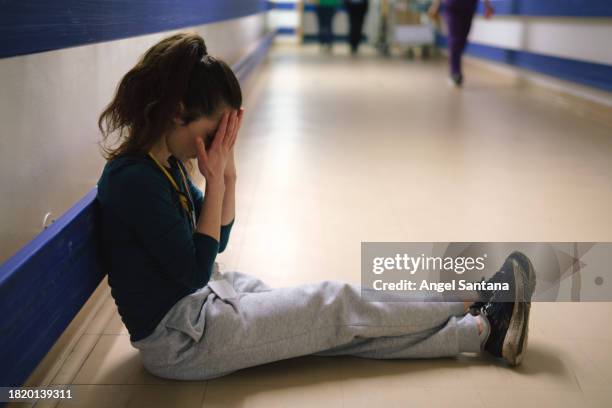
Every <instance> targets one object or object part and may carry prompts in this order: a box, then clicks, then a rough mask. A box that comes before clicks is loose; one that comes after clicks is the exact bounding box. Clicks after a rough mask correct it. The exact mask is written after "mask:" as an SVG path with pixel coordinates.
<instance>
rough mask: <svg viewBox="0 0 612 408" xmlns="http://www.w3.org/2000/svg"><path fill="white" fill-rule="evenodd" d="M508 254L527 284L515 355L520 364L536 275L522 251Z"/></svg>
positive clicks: (524, 349) (525, 341)
mask: <svg viewBox="0 0 612 408" xmlns="http://www.w3.org/2000/svg"><path fill="white" fill-rule="evenodd" d="M510 256H511V257H512V258H513V259H514V260H515V261H516V262H517V263H518V265H519V267H520V268H521V270H522V271H523V276H524V278H525V281H526V282H527V286H526V287H525V293H524V296H525V297H524V311H523V316H524V317H523V321H524V323H523V324H524V330H523V336H522V337H521V338H520V339H519V341H518V349H517V355H516V362H517V364H520V363H521V361H522V359H523V355H524V354H525V351H526V348H527V340H528V337H529V315H530V312H531V297H532V296H533V293H534V292H535V287H536V275H535V269H534V267H533V264H532V263H531V260H530V259H529V258H528V257H527V256H526V255H525V254H523V253H522V252H519V251H515V252H513V253H512V254H510Z"/></svg>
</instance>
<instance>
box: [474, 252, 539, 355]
mask: <svg viewBox="0 0 612 408" xmlns="http://www.w3.org/2000/svg"><path fill="white" fill-rule="evenodd" d="M499 273H500V276H503V277H504V278H505V279H506V282H508V283H509V287H510V290H509V291H504V292H502V291H497V292H494V293H493V295H492V296H491V299H490V300H489V302H488V303H486V304H485V306H484V307H483V308H482V309H481V314H482V315H483V316H484V317H486V318H487V321H488V322H489V326H490V330H489V335H488V337H487V340H486V341H485V343H484V345H483V349H484V350H486V351H487V352H489V353H491V354H492V355H493V356H495V357H499V358H503V359H504V360H505V361H506V362H507V363H508V364H509V365H511V366H516V365H518V364H520V363H521V361H522V359H523V355H524V353H525V350H526V348H527V339H528V334H529V330H528V329H529V314H530V310H531V295H532V294H533V291H534V289H535V272H534V270H533V266H532V265H531V262H530V261H529V258H527V257H526V256H525V255H524V254H522V253H520V252H513V253H512V254H510V256H509V257H508V258H507V259H506V262H504V265H503V266H502V269H501V270H500V272H499ZM509 297H511V298H513V301H512V299H508V298H509Z"/></svg>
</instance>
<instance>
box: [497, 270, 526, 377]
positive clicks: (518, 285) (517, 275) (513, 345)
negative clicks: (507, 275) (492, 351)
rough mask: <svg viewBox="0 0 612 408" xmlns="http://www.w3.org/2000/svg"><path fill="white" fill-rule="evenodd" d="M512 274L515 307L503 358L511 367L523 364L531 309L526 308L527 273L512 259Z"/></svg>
mask: <svg viewBox="0 0 612 408" xmlns="http://www.w3.org/2000/svg"><path fill="white" fill-rule="evenodd" d="M512 265H513V268H512V272H513V274H514V282H515V291H514V292H515V293H514V295H515V298H514V307H513V309H512V317H511V318H510V323H509V325H508V331H507V332H506V336H505V338H504V343H503V345H502V357H503V359H504V360H505V361H506V362H507V363H508V364H509V365H511V366H516V365H519V364H520V363H521V360H522V358H523V354H524V351H525V348H526V347H525V342H526V341H527V337H528V333H527V328H528V326H527V321H528V318H529V309H528V308H527V307H526V306H527V303H526V302H524V299H525V271H523V268H522V267H521V266H520V264H519V262H517V260H516V259H512Z"/></svg>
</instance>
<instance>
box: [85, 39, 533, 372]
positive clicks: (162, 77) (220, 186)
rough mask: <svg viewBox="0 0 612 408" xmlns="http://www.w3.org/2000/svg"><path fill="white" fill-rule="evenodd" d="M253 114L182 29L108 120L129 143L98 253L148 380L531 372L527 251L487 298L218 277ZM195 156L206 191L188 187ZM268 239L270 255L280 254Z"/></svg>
mask: <svg viewBox="0 0 612 408" xmlns="http://www.w3.org/2000/svg"><path fill="white" fill-rule="evenodd" d="M243 112H244V110H243V108H242V91H241V88H240V83H239V81H238V79H237V78H236V76H235V74H234V73H233V71H232V69H231V68H230V67H229V66H228V65H227V64H226V63H224V62H223V61H221V60H219V59H217V58H215V57H213V56H210V55H208V53H207V48H206V45H205V43H204V40H203V39H202V37H200V36H199V35H198V34H197V33H178V34H175V35H172V36H170V37H168V38H165V39H163V40H161V41H160V42H159V43H157V44H154V45H153V46H152V47H151V48H150V49H149V50H148V51H147V52H146V53H145V54H144V55H143V56H142V57H141V58H140V60H139V61H138V63H137V64H136V65H135V66H134V67H133V68H132V69H131V70H130V71H128V72H127V73H126V74H125V76H124V77H123V79H122V80H121V82H120V83H119V86H118V87H117V88H116V94H115V96H114V97H113V99H112V101H111V102H110V104H109V105H108V106H107V107H106V108H105V109H104V111H103V112H102V114H101V115H100V118H99V120H98V125H99V127H100V130H101V132H102V134H103V140H104V141H108V138H109V137H110V136H111V135H113V136H117V137H118V140H117V141H118V142H119V143H112V144H111V145H110V146H108V147H105V150H104V151H105V157H106V159H107V162H106V165H105V166H104V169H103V171H102V175H101V177H100V180H99V181H98V191H97V196H96V201H97V205H98V206H99V210H100V212H99V216H100V218H99V220H98V221H97V222H99V227H100V228H99V233H100V234H101V237H100V238H101V239H100V242H101V254H100V255H101V257H102V260H103V261H104V263H105V264H106V270H108V283H109V285H110V287H111V295H112V297H113V299H114V300H115V303H116V304H117V308H118V311H119V315H120V316H121V319H122V321H123V322H124V324H125V326H126V328H127V330H128V332H129V334H130V343H131V345H132V346H133V347H134V348H136V349H138V351H139V355H140V357H141V360H142V363H143V366H144V368H145V369H146V370H147V371H149V372H150V373H152V374H154V375H156V376H159V377H162V378H169V379H177V380H207V379H212V378H217V377H221V376H225V375H227V374H230V373H233V372H235V371H238V370H241V369H244V368H247V367H252V366H256V365H260V364H266V363H269V362H272V361H278V360H284V359H289V358H293V357H299V356H304V355H311V354H312V355H318V356H335V355H354V356H359V357H363V358H374V359H409V358H435V357H450V356H457V355H459V354H460V353H463V352H486V353H488V354H491V355H493V356H495V357H498V358H499V359H502V360H503V361H505V362H506V363H507V364H508V365H510V366H516V365H518V364H520V363H521V360H522V358H523V355H524V354H525V351H526V348H527V337H528V324H529V313H530V307H531V298H532V294H533V291H534V289H535V284H536V280H535V271H534V269H533V266H532V264H531V262H530V261H529V259H528V258H527V257H526V256H525V255H524V254H522V253H520V252H513V253H511V254H510V255H509V256H508V257H507V258H506V261H505V262H504V264H503V265H502V267H501V268H500V270H499V271H497V272H496V273H495V274H494V275H493V276H492V277H491V278H490V280H489V281H486V282H484V281H483V286H485V287H484V288H483V289H479V292H480V293H479V295H478V296H477V299H478V300H479V301H478V302H474V300H475V299H474V298H472V299H471V300H470V301H461V300H459V301H453V302H449V301H445V300H444V298H437V299H431V301H427V302H421V301H400V302H394V301H391V302H386V301H368V300H367V299H364V298H363V297H362V290H374V289H369V288H362V287H360V286H358V285H355V284H351V283H347V282H342V281H338V280H330V279H327V280H321V281H316V282H311V283H305V284H302V285H297V286H288V287H276V288H275V287H271V286H269V285H267V284H266V283H265V282H263V281H262V280H260V279H258V278H257V277H256V276H253V275H250V274H247V273H243V272H239V271H235V270H230V271H220V270H219V266H218V263H217V262H216V261H215V259H216V256H217V254H218V253H220V252H223V250H224V249H225V248H226V247H227V244H228V240H229V238H230V232H231V229H232V225H233V224H234V220H235V207H236V193H235V192H236V180H237V176H236V166H235V162H234V145H235V143H236V140H237V138H238V131H239V129H240V125H241V122H242V116H243ZM113 139H114V138H113ZM194 159H197V165H194V166H193V167H194V168H195V169H194V170H195V171H199V172H200V174H201V175H202V176H203V177H204V178H205V180H206V187H205V192H204V193H203V192H202V191H201V190H200V189H199V188H198V187H197V186H195V185H194V183H193V182H192V181H191V179H190V177H189V172H188V167H189V164H191V163H192V162H191V160H194ZM296 182H299V180H296ZM270 237H271V238H270V242H268V245H269V246H270V248H269V250H268V252H269V255H270V256H271V257H273V256H274V253H275V251H278V250H279V248H277V247H274V245H275V244H276V243H275V242H274V237H273V236H272V235H270ZM281 250H282V248H281ZM296 262H299V260H296ZM504 285H505V287H504ZM489 286H491V288H489ZM495 288H498V289H495Z"/></svg>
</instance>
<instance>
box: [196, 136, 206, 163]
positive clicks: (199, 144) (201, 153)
mask: <svg viewBox="0 0 612 408" xmlns="http://www.w3.org/2000/svg"><path fill="white" fill-rule="evenodd" d="M196 148H197V149H198V161H201V162H206V160H207V159H208V155H207V154H206V146H205V145H204V141H203V140H202V139H200V138H199V137H198V138H197V139H196Z"/></svg>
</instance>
